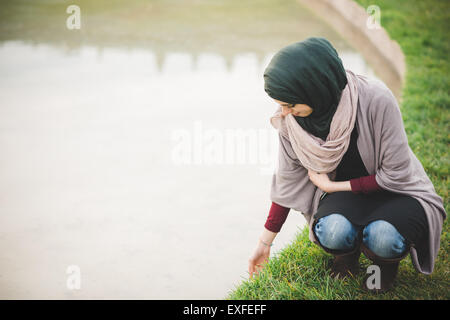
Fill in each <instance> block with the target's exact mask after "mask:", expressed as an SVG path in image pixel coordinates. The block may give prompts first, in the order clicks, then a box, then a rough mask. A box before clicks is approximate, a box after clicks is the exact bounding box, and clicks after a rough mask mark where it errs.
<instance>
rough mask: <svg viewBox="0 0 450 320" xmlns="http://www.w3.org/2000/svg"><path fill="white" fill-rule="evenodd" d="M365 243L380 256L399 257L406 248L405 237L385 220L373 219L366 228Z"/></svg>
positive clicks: (364, 233) (364, 231) (364, 232)
mask: <svg viewBox="0 0 450 320" xmlns="http://www.w3.org/2000/svg"><path fill="white" fill-rule="evenodd" d="M363 243H364V244H365V245H366V247H368V248H369V249H370V250H371V251H372V252H373V253H375V254H376V255H377V256H379V257H380V258H387V259H389V258H397V257H400V256H401V255H402V254H403V253H404V252H405V250H406V241H405V238H403V236H402V235H401V234H400V233H399V232H398V231H397V229H396V228H395V227H394V226H393V225H392V224H390V223H389V222H387V221H384V220H376V221H373V222H371V223H369V225H367V226H366V227H365V228H364V230H363Z"/></svg>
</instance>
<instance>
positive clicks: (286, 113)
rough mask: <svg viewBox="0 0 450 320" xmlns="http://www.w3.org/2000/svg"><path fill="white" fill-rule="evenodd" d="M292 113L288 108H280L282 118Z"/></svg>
mask: <svg viewBox="0 0 450 320" xmlns="http://www.w3.org/2000/svg"><path fill="white" fill-rule="evenodd" d="M291 112H292V110H291V109H289V108H288V107H284V106H282V107H281V114H282V115H283V116H287V115H288V114H289V113H291Z"/></svg>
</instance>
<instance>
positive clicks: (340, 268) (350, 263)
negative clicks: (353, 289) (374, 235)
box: [330, 246, 361, 278]
mask: <svg viewBox="0 0 450 320" xmlns="http://www.w3.org/2000/svg"><path fill="white" fill-rule="evenodd" d="M333 255H334V259H333V263H332V265H331V274H330V275H331V276H332V277H333V278H345V277H348V276H350V277H354V276H356V275H358V274H359V272H360V270H359V256H360V255H361V249H360V248H359V246H356V248H355V249H354V250H353V251H351V252H347V253H340V254H336V253H335V254H333Z"/></svg>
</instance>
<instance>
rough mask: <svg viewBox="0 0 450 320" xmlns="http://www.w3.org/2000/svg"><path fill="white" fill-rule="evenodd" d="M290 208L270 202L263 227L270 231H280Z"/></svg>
mask: <svg viewBox="0 0 450 320" xmlns="http://www.w3.org/2000/svg"><path fill="white" fill-rule="evenodd" d="M290 210H291V209H289V208H286V207H283V206H280V205H279V204H276V203H275V202H272V206H271V207H270V211H269V216H268V217H267V220H266V223H265V224H264V227H265V228H266V229H267V230H269V231H272V232H280V230H281V226H282V225H283V224H284V222H285V221H286V218H287V216H288V214H289V211H290Z"/></svg>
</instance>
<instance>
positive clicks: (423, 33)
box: [226, 0, 450, 300]
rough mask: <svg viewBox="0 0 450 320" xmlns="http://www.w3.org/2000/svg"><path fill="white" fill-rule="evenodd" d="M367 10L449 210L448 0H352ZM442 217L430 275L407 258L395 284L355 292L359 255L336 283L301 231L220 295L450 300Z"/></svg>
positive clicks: (411, 133) (418, 150)
mask: <svg viewBox="0 0 450 320" xmlns="http://www.w3.org/2000/svg"><path fill="white" fill-rule="evenodd" d="M356 2H357V3H359V4H360V5H362V6H363V7H365V8H367V7H368V6H369V5H373V4H375V5H378V6H379V7H380V9H381V25H382V26H383V27H384V28H385V29H386V30H387V32H388V33H389V35H390V37H391V38H392V39H394V40H396V41H397V42H398V43H399V44H400V46H401V48H402V50H403V52H404V54H405V57H406V65H407V74H406V79H405V84H404V88H403V100H402V105H401V108H402V114H403V120H404V123H405V130H406V132H407V135H408V141H409V144H410V146H411V148H412V150H413V151H414V153H415V154H416V156H417V157H418V159H419V160H420V161H421V163H422V165H423V166H424V169H425V171H426V172H427V174H428V176H429V177H430V179H431V180H432V181H433V184H434V186H435V189H436V192H437V193H438V194H439V195H440V196H441V197H443V199H444V205H445V209H446V211H447V212H448V201H447V198H448V189H449V174H448V173H449V172H448V171H449V170H448V169H449V162H450V159H449V157H448V146H449V140H450V136H449V134H450V131H449V123H450V115H449V112H448V109H449V105H450V97H449V94H448V88H449V77H450V68H449V59H448V54H449V45H450V41H449V40H450V39H449V33H448V30H450V25H449V24H450V19H449V15H450V10H449V9H450V3H449V2H448V1H445V0H443V1H437V0H429V1H424V0H423V1H418V0H408V1H406V0H402V1H390V0H382V1H378V0H356ZM449 240H450V239H449V227H448V219H446V220H445V222H444V228H443V231H442V235H441V248H440V251H439V255H438V258H437V259H436V264H435V268H434V272H433V274H432V275H424V274H421V273H418V272H417V271H416V270H415V269H414V267H413V265H412V262H411V258H410V257H409V256H408V258H406V259H404V260H402V262H401V263H400V268H399V275H398V277H397V279H396V282H395V287H394V289H393V290H391V291H390V292H388V293H385V294H380V295H375V294H372V293H366V292H365V291H363V290H362V289H361V283H362V278H363V277H364V273H365V269H366V268H367V266H368V265H369V264H370V261H369V260H368V259H367V258H366V257H365V256H364V255H361V259H360V263H361V270H362V273H361V275H359V276H358V277H356V278H354V279H347V280H334V279H332V278H331V277H330V276H329V271H328V269H327V267H326V266H327V264H328V263H329V262H330V260H332V256H331V255H329V254H327V253H325V252H324V251H323V250H322V249H321V248H319V247H318V246H317V245H315V244H314V243H312V242H310V241H309V239H308V228H304V230H303V231H301V232H300V233H299V234H298V235H297V237H296V240H295V241H294V242H293V243H292V244H290V245H289V246H288V247H286V248H284V249H283V250H282V251H280V252H278V253H277V254H276V255H275V256H274V257H273V258H271V259H270V261H269V262H268V263H267V265H266V267H265V268H264V270H263V271H262V272H261V273H260V274H259V275H258V276H255V277H253V279H249V280H245V281H243V282H242V283H241V284H240V285H239V286H238V287H236V288H235V289H234V290H232V291H231V292H230V293H229V294H228V296H227V297H226V299H283V300H285V299H333V300H334V299H419V300H423V299H450V292H449V288H450V268H449V264H448V261H449V260H448V254H449V245H448V244H449Z"/></svg>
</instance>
